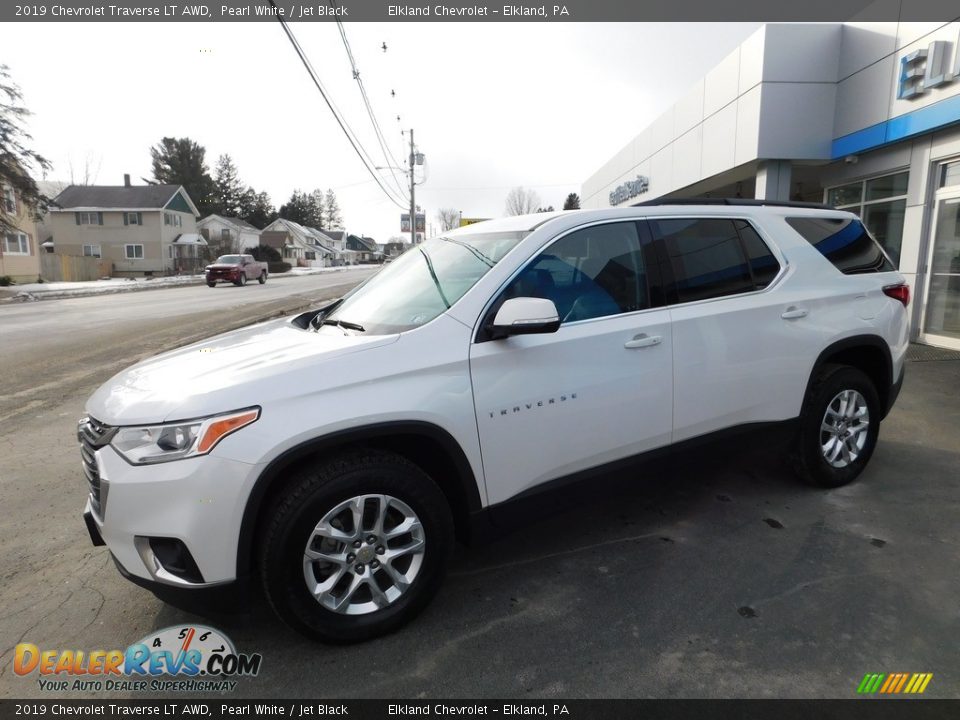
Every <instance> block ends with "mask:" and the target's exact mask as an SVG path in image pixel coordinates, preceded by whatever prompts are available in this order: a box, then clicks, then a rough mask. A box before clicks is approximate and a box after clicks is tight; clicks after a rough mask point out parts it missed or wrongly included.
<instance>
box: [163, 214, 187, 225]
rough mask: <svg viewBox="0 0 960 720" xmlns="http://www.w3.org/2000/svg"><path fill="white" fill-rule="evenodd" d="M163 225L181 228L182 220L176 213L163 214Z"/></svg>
mask: <svg viewBox="0 0 960 720" xmlns="http://www.w3.org/2000/svg"><path fill="white" fill-rule="evenodd" d="M163 224H164V225H170V226H172V227H183V218H182V217H180V216H179V215H177V214H176V213H168V212H165V213H164V214H163Z"/></svg>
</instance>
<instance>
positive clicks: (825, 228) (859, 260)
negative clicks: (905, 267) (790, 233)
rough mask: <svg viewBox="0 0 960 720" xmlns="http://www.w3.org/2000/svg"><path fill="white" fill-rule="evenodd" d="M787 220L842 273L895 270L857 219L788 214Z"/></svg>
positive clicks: (855, 273)
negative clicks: (791, 215) (792, 215)
mask: <svg viewBox="0 0 960 720" xmlns="http://www.w3.org/2000/svg"><path fill="white" fill-rule="evenodd" d="M787 223H788V224H789V225H790V227H792V228H793V229H794V230H796V231H797V232H798V233H800V235H801V236H802V237H803V239H804V240H806V241H807V242H808V243H810V244H811V245H813V246H814V247H815V248H816V249H817V250H819V251H820V254H821V255H823V256H824V257H825V258H826V259H827V260H829V261H830V262H831V263H833V265H834V267H835V268H837V270H839V271H840V272H842V273H843V274H844V275H858V274H861V273H878V272H891V271H893V270H895V269H896V268H894V267H893V265H892V264H891V262H890V261H889V260H888V259H887V256H886V255H884V254H883V250H881V249H880V245H879V244H878V243H877V241H876V240H874V239H873V238H872V237H870V233H868V232H867V229H866V228H865V227H864V226H863V223H861V222H860V221H859V220H857V219H854V218H825V217H792V218H791V217H788V218H787Z"/></svg>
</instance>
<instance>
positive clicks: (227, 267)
mask: <svg viewBox="0 0 960 720" xmlns="http://www.w3.org/2000/svg"><path fill="white" fill-rule="evenodd" d="M238 267H243V266H242V265H240V263H236V264H235V265H228V264H227V263H211V264H210V265H207V266H205V268H204V269H205V270H234V269H236V268H238Z"/></svg>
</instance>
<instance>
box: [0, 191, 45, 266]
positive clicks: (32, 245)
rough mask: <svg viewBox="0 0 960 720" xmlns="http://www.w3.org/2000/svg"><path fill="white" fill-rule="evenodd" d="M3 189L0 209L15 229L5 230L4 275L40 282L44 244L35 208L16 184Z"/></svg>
mask: <svg viewBox="0 0 960 720" xmlns="http://www.w3.org/2000/svg"><path fill="white" fill-rule="evenodd" d="M2 191H3V197H2V198H0V203H2V204H0V213H2V214H3V218H4V220H6V221H7V222H8V223H10V224H11V225H13V226H14V228H15V229H14V230H12V231H9V232H7V233H5V234H4V236H3V242H0V277H9V278H10V279H12V280H13V281H14V282H19V283H27V282H36V281H37V278H38V277H39V276H40V257H39V255H38V253H39V252H40V248H39V246H38V242H37V224H36V221H35V220H34V217H33V213H34V210H33V208H31V207H30V206H28V205H27V204H26V203H25V202H23V201H22V200H21V198H20V196H19V195H18V194H17V192H16V191H15V190H14V189H13V188H12V187H10V186H8V185H3V186H2Z"/></svg>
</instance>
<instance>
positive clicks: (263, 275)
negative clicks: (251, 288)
mask: <svg viewBox="0 0 960 720" xmlns="http://www.w3.org/2000/svg"><path fill="white" fill-rule="evenodd" d="M266 281H267V272H266V271H263V272H262V273H260V277H258V278H257V282H258V283H260V284H261V285H263V284H264V283H265V282H266Z"/></svg>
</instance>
